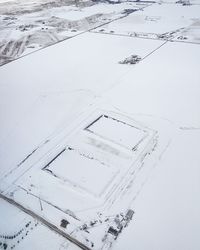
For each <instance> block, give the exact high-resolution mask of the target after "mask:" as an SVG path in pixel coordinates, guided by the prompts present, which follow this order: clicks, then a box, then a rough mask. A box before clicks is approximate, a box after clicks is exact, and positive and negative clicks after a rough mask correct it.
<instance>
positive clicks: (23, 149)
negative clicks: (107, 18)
mask: <svg viewBox="0 0 200 250" xmlns="http://www.w3.org/2000/svg"><path fill="white" fill-rule="evenodd" d="M3 1H4V0H1V1H0V3H3ZM31 1H32V0H31ZM31 1H30V2H29V1H28V2H29V3H31ZM6 2H7V1H6ZM32 2H33V3H34V1H32ZM15 3H16V2H15ZM191 3H192V5H190V6H182V5H181V4H176V3H175V1H166V2H165V3H162V2H160V1H159V3H154V4H151V5H149V6H147V5H145V8H144V10H143V11H142V10H141V11H137V12H134V13H131V14H130V15H128V16H127V17H123V18H120V19H118V20H115V21H112V22H110V23H109V24H106V25H104V26H102V27H100V28H98V29H95V30H93V31H91V32H89V31H88V32H84V33H83V34H79V35H78V36H75V37H73V38H71V39H69V40H65V41H63V42H61V43H57V44H55V45H54V46H50V47H48V48H45V49H42V50H40V51H37V52H36V53H32V54H29V55H27V56H24V57H22V58H20V59H18V60H16V61H13V62H10V63H8V64H6V65H3V66H1V67H0V121H1V125H0V126H1V130H0V131H1V132H0V191H1V194H3V195H5V196H7V197H10V198H11V199H14V200H16V201H17V202H19V203H21V204H22V205H23V206H24V207H26V208H28V209H30V210H32V211H34V212H35V213H38V215H40V216H42V217H43V218H45V219H46V220H49V221H50V222H51V223H54V224H55V225H56V226H57V227H59V223H60V220H61V219H62V218H67V219H71V221H70V225H69V227H67V229H66V230H65V229H62V230H64V232H67V233H69V232H70V235H72V236H73V237H75V238H76V239H78V240H79V241H81V242H84V244H88V245H87V246H88V247H91V246H92V242H95V244H96V245H95V247H94V249H95V250H96V249H98V250H99V249H107V248H106V247H107V245H106V243H105V244H103V245H102V239H101V238H100V236H101V235H104V234H105V231H106V230H107V229H108V228H107V227H108V226H109V225H111V224H109V223H111V222H110V221H112V216H114V215H116V213H117V214H118V215H119V214H120V211H121V210H122V212H124V211H126V209H128V208H131V209H133V210H134V211H135V214H134V216H133V220H132V221H131V222H130V223H129V224H128V227H126V228H125V229H123V231H122V233H121V234H120V235H119V237H118V238H117V240H116V241H114V243H113V244H112V249H116V250H121V249H126V250H132V249H136V250H146V249H148V250H149V249H150V250H160V249H162V250H177V249H181V250H190V249H191V250H199V249H200V238H199V232H200V216H199V211H200V198H199V197H200V196H199V190H200V181H199V180H200V168H199V162H200V154H199V148H200V85H199V83H200V74H199V65H200V44H199V41H200V36H199V34H200V33H199V30H200V29H199V26H200V25H199V20H200V14H199V13H200V11H199V6H200V5H199V4H200V2H199V1H195V0H194V1H191ZM27 4H28V3H27ZM128 4H129V3H128V2H127V3H126V5H127V6H128ZM65 8H66V10H68V15H69V17H70V19H73V20H78V19H81V18H85V17H86V16H87V15H89V16H90V15H92V14H96V13H100V12H103V13H104V14H106V13H110V12H112V11H113V12H115V11H119V8H121V7H120V5H119V6H118V5H117V4H115V5H111V4H110V5H108V6H107V5H106V4H97V5H93V6H91V7H87V9H83V10H80V11H78V10H77V8H76V7H75V6H66V7H64V8H63V11H61V12H60V17H63V15H64V11H65ZM75 9H76V10H75ZM45 11H46V12H49V14H51V9H49V10H48V9H46V10H45ZM70 13H71V16H70ZM102 29H103V30H102ZM180 29H181V30H180ZM177 30H178V31H177ZM110 31H112V32H110ZM171 31H176V32H175V33H174V34H173V35H172V36H171V37H170V38H166V37H165V38H164V39H160V38H159V39H158V38H156V37H152V36H148V35H147V36H145V37H144V36H143V37H141V36H137V37H136V36H130V34H129V33H131V32H138V34H147V33H153V34H156V35H159V34H163V33H166V32H167V33H170V32H171ZM16 36H17V34H16ZM183 36H184V37H187V39H186V38H183ZM178 37H179V38H178ZM180 37H181V38H180ZM184 39H185V40H184ZM131 55H138V56H140V57H141V61H140V62H139V63H137V64H135V65H122V64H119V62H120V61H122V60H124V59H125V58H127V57H129V56H131ZM99 115H102V118H100V119H99V120H98V121H96V122H94V121H95V119H97V118H98V117H99ZM103 115H104V116H103ZM105 115H108V116H111V117H112V118H113V119H111V120H109V119H107V118H105V117H106V116H105ZM121 121H122V123H121ZM88 125H89V126H88ZM138 128H139V129H138ZM155 135H156V136H155ZM152 141H153V143H155V141H156V143H155V144H153V146H152V145H151V144H150V142H151V143H152ZM149 145H150V146H149ZM67 147H70V149H72V148H73V150H66V149H67ZM63 149H64V150H65V151H63V153H62V154H60V155H59V156H58V154H59V152H60V151H61V150H63ZM56 155H57V156H58V157H57V158H56V159H54V157H55V156H56ZM147 155H149V158H147V159H145V157H146V156H147ZM52 159H53V161H52V162H51V160H52ZM46 164H47V165H46ZM48 164H49V165H48ZM134 164H135V165H134ZM140 164H141V165H140ZM131 166H132V168H131ZM44 167H45V168H44ZM127 173H128V174H129V175H130V176H128V177H127ZM131 176H132V177H131ZM129 178H133V179H131V181H130V179H129ZM129 181H130V182H129ZM124 183H125V184H126V185H127V186H126V185H123V184H124ZM115 188H116V190H117V191H116V193H114V191H113V194H114V195H113V196H112V190H115ZM118 189H119V190H118ZM38 197H39V198H38ZM52 204H53V205H54V206H52ZM102 204H103V205H102ZM123 206H124V207H123ZM57 208H59V209H60V210H59V209H57ZM122 208H123V209H122ZM67 209H68V210H67ZM95 209H97V210H95ZM120 209H121V210H120ZM65 210H66V211H65ZM100 212H101V213H102V214H101V213H100ZM97 215H98V216H97ZM76 216H77V217H78V219H77V218H76ZM95 216H97V217H95ZM104 216H105V217H104ZM91 218H96V219H97V220H98V222H97V226H96V227H94V228H92V229H91V231H90V233H89V234H88V232H84V230H82V231H80V227H81V226H83V224H84V223H85V224H87V223H88V221H91ZM106 220H108V222H106V223H108V224H106V223H105V221H106ZM29 221H31V224H30V225H35V226H33V229H32V231H31V233H30V234H28V236H27V237H24V238H23V240H21V239H22V238H20V244H18V245H17V244H16V242H17V240H16V242H15V240H13V241H12V242H11V243H10V242H9V247H11V246H12V244H16V249H20V250H25V249H30V250H31V249H38V250H45V249H52V250H53V249H62V250H64V249H78V247H76V246H75V245H73V244H71V243H69V242H68V241H67V240H66V239H64V238H63V237H61V236H59V235H58V234H55V233H54V232H52V231H50V230H49V229H48V228H47V227H45V226H44V225H42V224H41V223H40V222H38V221H37V219H35V218H33V217H31V216H30V215H28V214H26V213H24V212H23V211H21V210H19V209H18V208H16V207H15V206H13V205H11V204H9V203H7V202H5V201H4V200H3V199H0V241H1V242H6V243H7V242H8V241H7V240H6V239H5V238H3V237H2V236H5V235H14V234H16V233H17V232H18V231H19V230H20V229H21V228H24V230H25V231H22V232H20V233H19V235H21V234H23V235H24V232H26V230H27V229H26V226H25V225H26V223H28V222H29ZM99 221H101V222H99ZM102 221H103V224H101V223H102ZM112 222H113V221H112ZM95 223H96V222H95ZM98 223H99V224H98ZM67 230H68V231H67ZM70 230H71V231H70ZM88 230H90V229H88ZM85 235H87V237H88V238H87V237H86V236H85ZM20 237H21V236H20ZM86 238H87V239H86ZM2 239H3V240H2ZM16 239H18V238H16ZM13 242H14V243H13ZM108 245H109V242H108ZM97 246H98V247H97ZM109 247H110V246H109Z"/></svg>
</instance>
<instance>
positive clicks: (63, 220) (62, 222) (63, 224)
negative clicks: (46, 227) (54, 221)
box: [60, 219, 69, 228]
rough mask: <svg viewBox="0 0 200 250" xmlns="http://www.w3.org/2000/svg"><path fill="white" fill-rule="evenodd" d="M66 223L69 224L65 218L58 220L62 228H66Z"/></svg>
mask: <svg viewBox="0 0 200 250" xmlns="http://www.w3.org/2000/svg"><path fill="white" fill-rule="evenodd" d="M68 224H69V221H67V220H65V219H62V220H61V222H60V226H61V227H63V228H66V227H67V225H68Z"/></svg>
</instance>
